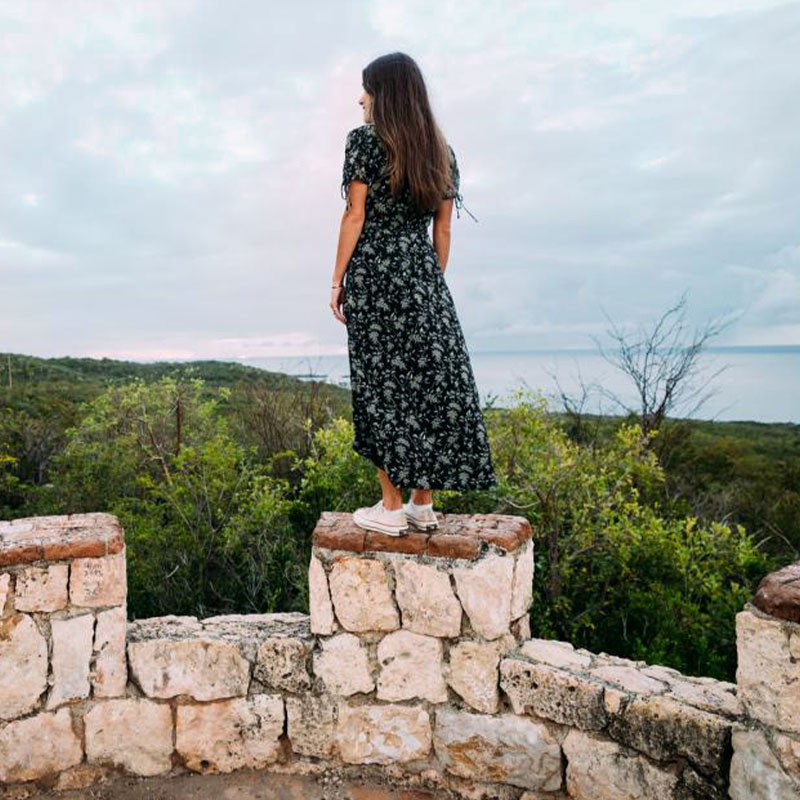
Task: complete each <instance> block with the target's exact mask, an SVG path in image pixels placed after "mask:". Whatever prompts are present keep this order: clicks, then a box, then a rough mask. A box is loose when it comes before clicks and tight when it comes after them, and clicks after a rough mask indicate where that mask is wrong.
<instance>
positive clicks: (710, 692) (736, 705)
mask: <svg viewBox="0 0 800 800" xmlns="http://www.w3.org/2000/svg"><path fill="white" fill-rule="evenodd" d="M729 687H732V688H729ZM669 694H670V695H671V696H672V697H674V698H675V699H676V700H680V701H681V702H682V703H688V704H689V705H690V706H695V707H696V708H700V709H702V710H703V711H710V712H711V713H712V714H725V715H728V716H732V717H740V716H741V715H742V714H743V708H742V702H741V700H740V699H739V697H737V695H736V685H735V684H731V683H727V682H725V681H719V682H718V683H717V684H716V685H715V684H711V683H702V684H700V683H696V682H694V681H691V680H677V679H676V680H673V681H672V682H671V684H670V690H669Z"/></svg>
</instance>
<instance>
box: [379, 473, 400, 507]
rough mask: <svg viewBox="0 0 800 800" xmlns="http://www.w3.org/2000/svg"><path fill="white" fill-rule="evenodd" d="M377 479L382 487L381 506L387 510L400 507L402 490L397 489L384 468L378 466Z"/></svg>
mask: <svg viewBox="0 0 800 800" xmlns="http://www.w3.org/2000/svg"><path fill="white" fill-rule="evenodd" d="M378 480H379V481H380V482H381V489H383V507H384V508H385V509H387V510H388V511H394V510H395V509H398V508H402V506H403V490H402V489H398V488H397V487H396V486H395V485H394V484H393V483H392V481H391V480H390V479H389V476H388V475H387V474H386V471H385V470H382V469H381V468H380V467H378Z"/></svg>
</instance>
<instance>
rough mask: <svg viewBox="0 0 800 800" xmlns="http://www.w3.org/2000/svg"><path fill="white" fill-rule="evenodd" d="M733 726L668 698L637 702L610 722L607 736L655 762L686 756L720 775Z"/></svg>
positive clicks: (705, 770)
mask: <svg viewBox="0 0 800 800" xmlns="http://www.w3.org/2000/svg"><path fill="white" fill-rule="evenodd" d="M731 727H732V724H731V722H730V721H728V720H727V719H725V718H723V717H720V716H718V715H716V714H709V713H708V712H706V711H701V710H700V709H697V708H693V707H692V706H687V705H684V704H683V703H679V702H678V701H676V700H674V699H673V698H671V697H669V696H666V695H653V696H651V697H639V698H635V699H634V700H633V701H632V702H631V703H629V704H628V705H627V706H626V707H625V708H624V710H623V711H622V712H621V713H620V714H617V715H615V716H614V717H612V718H611V720H610V721H609V724H608V733H609V734H610V735H611V737H612V738H614V739H616V740H617V741H619V742H621V743H622V744H625V745H628V746H629V747H633V748H634V749H636V750H638V751H639V752H641V753H646V754H647V755H649V756H650V757H651V758H654V759H656V760H668V759H672V758H675V756H676V755H680V756H685V757H686V758H688V759H689V760H690V761H691V762H692V763H693V764H695V765H697V766H698V768H699V769H700V770H701V771H703V772H705V773H708V774H713V773H721V772H722V770H723V766H724V764H725V762H726V759H727V758H728V757H729V755H730V746H731V745H730V743H731Z"/></svg>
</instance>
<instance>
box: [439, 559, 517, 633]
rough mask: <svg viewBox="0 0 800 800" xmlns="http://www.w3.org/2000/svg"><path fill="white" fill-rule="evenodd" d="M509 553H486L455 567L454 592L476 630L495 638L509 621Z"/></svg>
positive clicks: (510, 561) (510, 579)
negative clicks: (472, 561)
mask: <svg viewBox="0 0 800 800" xmlns="http://www.w3.org/2000/svg"><path fill="white" fill-rule="evenodd" d="M513 571H514V560H513V558H512V557H511V556H500V555H496V554H490V555H487V556H486V557H485V558H483V559H482V560H481V561H479V562H477V563H475V564H470V565H469V566H466V567H455V568H454V569H453V576H454V577H455V580H456V592H457V593H458V598H459V600H460V601H461V605H462V606H463V607H464V611H466V612H467V616H468V617H469V621H470V624H471V625H472V627H473V629H474V630H475V632H476V633H478V634H479V635H480V636H483V637H484V638H485V639H496V638H497V637H499V636H502V635H503V634H504V633H507V632H508V630H509V624H510V623H511V582H512V577H513Z"/></svg>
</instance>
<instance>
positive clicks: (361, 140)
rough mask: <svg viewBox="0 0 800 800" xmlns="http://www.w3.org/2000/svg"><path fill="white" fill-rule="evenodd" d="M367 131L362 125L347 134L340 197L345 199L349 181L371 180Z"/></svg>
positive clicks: (371, 167) (371, 163)
mask: <svg viewBox="0 0 800 800" xmlns="http://www.w3.org/2000/svg"><path fill="white" fill-rule="evenodd" d="M368 134H369V132H368V131H366V130H365V129H364V126H363V125H362V126H361V127H360V128H353V130H351V131H350V132H349V133H348V134H347V140H346V142H345V146H344V165H343V167H342V197H343V198H344V199H347V188H348V186H349V185H350V182H351V181H361V182H362V183H366V184H369V183H371V182H372V177H373V175H372V173H373V158H372V154H373V152H372V147H371V146H370V142H369V140H368V138H367V137H368Z"/></svg>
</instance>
